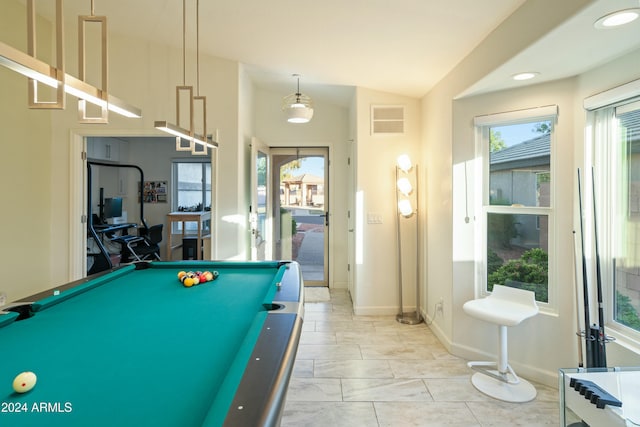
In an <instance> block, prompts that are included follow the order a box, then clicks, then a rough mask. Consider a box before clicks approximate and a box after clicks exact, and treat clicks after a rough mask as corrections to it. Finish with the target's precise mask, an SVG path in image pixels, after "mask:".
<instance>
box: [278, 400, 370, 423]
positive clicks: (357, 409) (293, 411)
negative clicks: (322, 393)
mask: <svg viewBox="0 0 640 427" xmlns="http://www.w3.org/2000/svg"><path fill="white" fill-rule="evenodd" d="M280 426H281V427H378V419H377V418H376V412H375V410H374V409H373V403H372V402H287V404H286V405H285V408H284V413H283V415H282V422H281V424H280Z"/></svg>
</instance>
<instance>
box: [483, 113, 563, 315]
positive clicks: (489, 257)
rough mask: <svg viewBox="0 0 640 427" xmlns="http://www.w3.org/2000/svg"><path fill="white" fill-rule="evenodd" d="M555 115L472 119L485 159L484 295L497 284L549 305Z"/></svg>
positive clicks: (515, 114)
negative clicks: (519, 291) (516, 289)
mask: <svg viewBox="0 0 640 427" xmlns="http://www.w3.org/2000/svg"><path fill="white" fill-rule="evenodd" d="M533 111H534V112H535V111H536V110H533ZM555 111H557V107H555V106H553V107H547V109H546V110H545V112H546V113H549V114H548V115H547V114H545V115H542V116H539V115H537V114H535V113H534V114H531V117H530V118H528V117H524V118H523V117H513V116H512V115H510V114H509V113H505V114H504V115H495V116H485V117H482V118H480V120H478V119H479V118H476V126H477V128H478V130H479V133H480V135H481V138H480V139H481V146H480V147H479V150H480V152H479V156H480V157H481V158H482V159H484V167H483V171H484V172H483V198H482V212H483V242H484V244H483V245H482V246H481V251H482V252H483V253H481V254H479V256H480V257H481V258H482V259H483V260H484V262H483V263H482V265H483V267H484V271H483V272H482V274H481V275H479V277H481V280H482V282H483V283H482V289H483V292H491V290H492V289H493V286H494V285H496V284H499V285H505V286H511V287H515V288H521V289H526V290H530V291H533V292H534V293H535V296H536V301H538V302H540V303H549V302H550V300H549V287H550V282H551V281H550V277H551V276H552V275H550V273H549V272H550V267H552V266H551V265H550V263H549V259H550V257H549V250H550V248H552V247H553V245H552V237H553V233H552V228H551V224H552V216H553V209H552V207H553V206H552V194H553V172H552V165H553V159H552V153H553V150H552V141H553V125H554V121H555ZM519 114H522V113H521V112H518V113H514V116H517V115H519ZM478 125H479V126H478Z"/></svg>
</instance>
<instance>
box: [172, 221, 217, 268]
mask: <svg viewBox="0 0 640 427" xmlns="http://www.w3.org/2000/svg"><path fill="white" fill-rule="evenodd" d="M207 221H209V226H208V227H206V226H205V222H207ZM167 222H168V224H167V225H168V226H169V233H167V234H168V236H167V260H171V259H172V255H173V250H174V249H177V248H179V247H181V246H182V241H181V242H180V244H177V245H174V244H173V242H172V234H173V223H174V222H181V223H182V238H184V236H185V230H186V227H185V223H187V222H197V223H198V231H197V234H196V257H197V258H196V259H199V260H200V259H202V250H201V248H202V238H203V237H204V236H203V231H204V230H205V229H207V230H209V232H210V230H211V212H210V211H201V212H171V213H169V214H167ZM207 234H208V233H207Z"/></svg>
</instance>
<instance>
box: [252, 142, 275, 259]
mask: <svg viewBox="0 0 640 427" xmlns="http://www.w3.org/2000/svg"><path fill="white" fill-rule="evenodd" d="M270 169H271V167H270V162H269V147H267V146H265V145H264V144H262V143H261V142H260V141H259V140H258V139H257V138H252V139H251V189H252V191H251V205H250V206H249V221H250V227H251V259H252V260H255V261H264V260H270V259H272V251H271V249H272V245H271V210H270V209H269V206H270V204H271V203H270V197H269V196H270V194H271V190H270V186H269V179H268V177H269V173H270Z"/></svg>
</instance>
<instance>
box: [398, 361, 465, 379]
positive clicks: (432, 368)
mask: <svg viewBox="0 0 640 427" xmlns="http://www.w3.org/2000/svg"><path fill="white" fill-rule="evenodd" d="M389 365H390V366H391V370H392V371H393V374H394V376H395V377H396V378H470V377H471V373H472V371H471V369H469V367H467V363H466V362H465V361H463V360H458V359H433V360H390V361H389Z"/></svg>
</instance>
